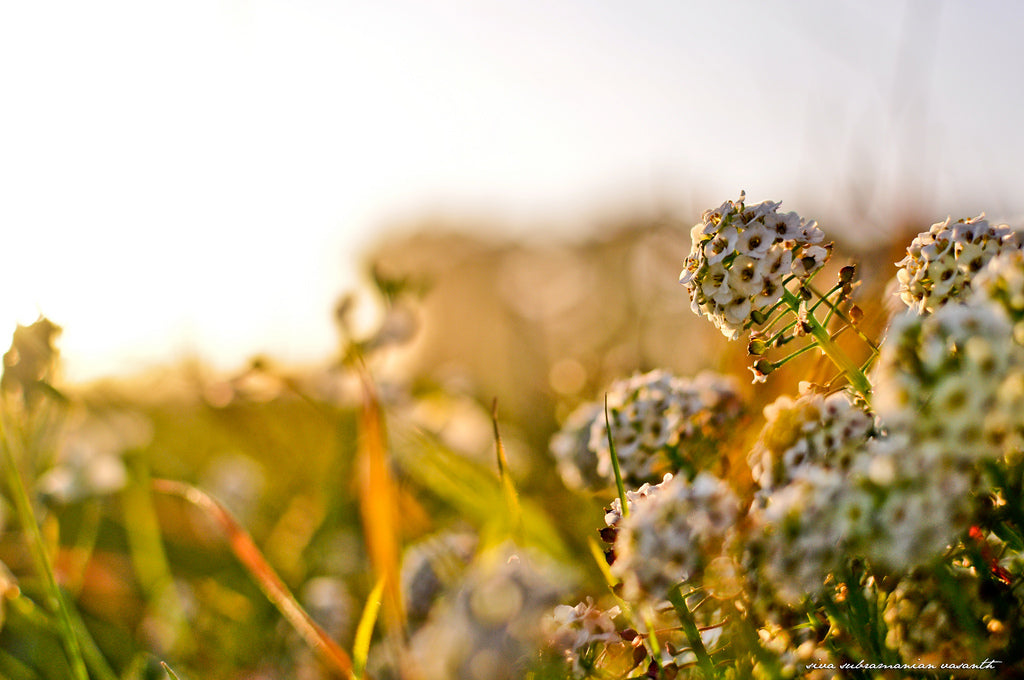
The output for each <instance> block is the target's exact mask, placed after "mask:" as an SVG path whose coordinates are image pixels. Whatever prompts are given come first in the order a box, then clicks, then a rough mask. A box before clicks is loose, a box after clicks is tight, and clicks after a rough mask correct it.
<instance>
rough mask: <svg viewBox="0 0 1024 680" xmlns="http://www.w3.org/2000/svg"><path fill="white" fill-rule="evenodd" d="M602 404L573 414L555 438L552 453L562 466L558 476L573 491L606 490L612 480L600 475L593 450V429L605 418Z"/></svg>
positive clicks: (594, 403)
mask: <svg viewBox="0 0 1024 680" xmlns="http://www.w3.org/2000/svg"><path fill="white" fill-rule="evenodd" d="M603 417H604V412H603V411H602V409H601V404H599V403H597V402H587V403H585V404H581V405H580V406H579V407H578V408H577V409H576V410H575V411H573V412H572V413H571V414H569V417H568V418H567V419H566V421H565V423H564V424H563V425H562V429H561V430H559V431H558V432H557V433H556V434H555V436H553V437H552V438H551V446H550V448H551V453H552V454H553V455H554V457H555V463H556V464H557V466H558V474H559V475H560V476H561V477H562V481H563V482H565V485H566V486H567V487H569V488H570V489H574V490H577V491H581V490H583V489H596V488H601V487H603V486H606V485H607V484H608V480H607V479H605V478H604V477H602V476H601V475H600V474H599V473H598V471H597V462H598V461H597V453H596V452H595V451H594V449H592V448H591V447H590V428H591V427H592V426H593V424H594V422H595V421H596V420H597V419H598V418H603Z"/></svg>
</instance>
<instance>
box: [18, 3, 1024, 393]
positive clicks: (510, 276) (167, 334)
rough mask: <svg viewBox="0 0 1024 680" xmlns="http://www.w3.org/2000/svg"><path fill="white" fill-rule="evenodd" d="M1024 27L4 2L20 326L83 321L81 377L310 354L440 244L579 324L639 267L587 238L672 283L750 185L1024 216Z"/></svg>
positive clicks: (933, 9) (840, 215)
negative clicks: (696, 240) (344, 311)
mask: <svg viewBox="0 0 1024 680" xmlns="http://www.w3.org/2000/svg"><path fill="white" fill-rule="evenodd" d="M1022 20H1024V7H1022V6H1021V5H1020V4H1018V3H1014V2H1009V1H999V0H990V1H982V2H971V3H958V2H930V1H907V2H882V1H871V2H835V3H827V4H822V3H817V2H811V1H800V0H790V1H787V2H777V3H770V4H765V3H759V2H752V1H750V2H730V3H703V2H655V1H645V2H631V3H621V2H616V3H611V2H582V1H580V2H576V1H575V0H566V1H564V2H557V3H547V4H545V5H544V6H540V5H532V4H525V5H524V4H522V3H500V2H454V1H452V2H449V1H447V0H442V1H440V2H433V3H429V4H424V3H418V2H412V1H406V0H387V1H385V2H377V3H372V4H366V3H350V2H328V1H323V0H319V1H318V0H303V1H300V2H280V1H271V0H252V1H249V0H217V1H214V2H207V1H205V0H204V1H199V0H186V1H185V2H177V3H156V2H142V3H137V2H119V1H113V0H97V1H96V2H90V3H85V4H82V3H73V2H62V1H59V0H58V1H55V2H49V3H42V4H40V3H30V4H25V3H21V4H18V3H4V5H3V7H2V8H0V91H2V92H3V99H4V103H3V106H2V107H0V224H2V225H3V232H4V239H3V256H4V257H3V265H2V266H0V289H2V290H3V293H2V295H0V324H3V325H6V327H8V328H13V325H14V324H15V323H16V322H20V323H23V324H25V323H30V322H32V321H33V320H35V318H36V317H37V316H38V315H39V314H45V315H46V316H48V317H49V318H50V319H53V320H54V321H55V322H57V323H59V324H60V325H61V326H63V328H64V333H63V336H62V339H61V348H62V354H63V357H64V371H65V378H66V379H68V380H70V381H76V382H81V381H89V380H94V379H96V378H98V377H102V376H110V375H130V374H134V373H138V372H140V371H143V370H146V369H150V368H153V367H154V366H161V365H165V364H167V363H168V362H174V361H178V360H181V359H183V358H185V359H190V360H199V361H201V362H202V363H203V364H204V365H207V366H211V367H213V368H215V369H217V370H221V371H225V370H226V371H234V370H238V369H239V368H241V367H243V366H244V365H245V363H246V362H247V360H248V359H249V358H250V357H252V356H253V355H257V354H259V355H269V356H272V357H274V358H276V359H277V360H279V361H281V362H283V363H286V364H288V365H306V366H308V365H315V364H317V363H319V362H321V361H323V360H324V359H325V357H328V356H330V354H331V353H332V352H333V351H334V349H335V347H336V341H337V337H336V334H335V331H334V328H333V327H332V323H333V322H332V309H333V307H334V305H335V304H336V301H337V299H338V297H339V296H340V295H342V294H343V293H345V292H346V291H348V290H350V289H353V288H355V287H357V286H359V285H361V284H362V283H363V282H364V281H365V272H366V270H367V266H366V263H367V262H368V261H369V260H370V259H372V258H373V257H375V256H377V255H378V254H387V255H388V257H392V256H393V257H394V258H397V259H396V261H397V262H401V263H402V266H414V265H413V264H411V263H410V262H408V261H407V258H409V257H413V258H415V256H416V255H417V254H422V253H423V252H426V251H424V250H423V249H422V248H421V247H420V245H413V244H418V243H419V241H418V240H417V239H426V240H427V241H429V242H430V243H431V247H433V248H434V250H432V251H431V253H432V254H431V257H430V258H429V262H421V263H420V264H416V265H415V266H417V267H419V266H423V267H429V268H430V270H431V273H432V275H441V274H442V273H448V274H453V273H454V272H460V273H461V272H462V271H463V270H461V269H459V266H458V260H457V258H462V257H464V258H468V259H467V260H462V261H463V262H467V263H468V262H470V261H472V262H474V263H475V266H477V267H479V272H480V274H481V275H482V276H488V273H490V274H492V275H493V276H494V278H495V280H494V282H493V285H494V286H501V287H502V290H503V291H504V293H503V294H504V295H506V296H508V295H509V294H511V295H513V296H514V297H517V301H516V302H515V305H517V306H518V307H522V306H524V305H526V306H531V304H532V303H529V302H527V300H529V299H530V298H529V293H524V294H523V295H524V296H523V297H520V296H519V293H518V289H517V287H518V286H522V285H527V284H529V283H530V282H531V281H532V282H534V283H536V282H537V278H536V277H538V276H539V277H550V276H556V277H557V276H560V277H561V278H555V279H551V280H550V281H545V285H546V287H547V288H548V289H551V288H552V287H556V288H559V290H560V292H559V294H558V295H556V296H554V297H553V298H548V297H547V296H544V295H542V297H544V300H543V301H542V302H543V305H542V307H543V308H537V307H536V305H535V304H533V305H532V306H533V307H534V308H533V309H532V310H525V311H526V312H527V314H528V315H533V316H537V315H541V316H544V315H547V316H558V315H559V314H560V313H561V308H560V307H559V305H563V306H564V308H565V309H568V308H570V307H572V306H573V301H572V296H573V295H587V294H588V291H589V294H590V295H594V294H595V291H596V290H597V289H595V286H596V285H599V284H600V283H601V282H605V283H607V284H608V285H611V286H614V285H615V281H614V280H615V279H616V278H617V277H618V276H619V274H620V273H621V271H622V270H620V269H618V268H615V267H613V268H611V269H608V268H599V269H592V270H590V271H589V273H588V272H587V271H584V270H577V269H576V268H575V267H574V265H573V264H572V263H573V262H574V261H573V260H571V258H572V257H574V256H575V253H576V249H577V248H578V247H580V246H581V244H585V247H589V248H591V249H593V248H596V247H597V245H596V244H598V243H601V242H605V243H606V242H607V239H608V238H609V234H611V233H614V232H616V231H617V230H619V229H621V228H625V227H629V228H632V229H633V230H634V235H635V236H636V238H637V239H641V240H642V239H646V238H651V239H654V238H655V232H654V231H652V230H651V228H652V227H653V226H658V227H659V228H660V229H662V230H663V231H661V232H658V233H659V234H660V236H658V237H657V247H656V248H655V250H654V252H653V253H652V254H651V255H650V256H652V257H654V256H656V257H658V258H663V259H664V260H665V263H664V264H665V268H666V271H670V270H672V269H678V268H679V263H680V262H681V259H682V256H683V255H685V253H686V251H687V249H688V238H687V235H688V231H687V227H688V226H689V225H692V224H693V223H694V222H695V221H696V220H697V218H698V217H699V214H700V212H701V211H702V210H703V209H705V208H708V207H712V206H717V205H718V204H720V203H721V202H722V201H724V200H726V199H728V198H735V197H736V196H737V195H738V193H739V191H740V190H741V189H745V190H746V191H747V193H748V196H749V198H750V199H751V200H754V201H759V200H765V199H773V200H783V201H784V202H785V203H784V205H785V207H786V208H788V209H792V210H797V211H799V212H800V213H801V214H804V215H806V216H809V217H813V218H816V219H818V220H819V222H821V223H822V225H823V226H824V227H825V228H826V230H828V231H829V232H830V233H832V234H835V235H837V236H839V237H842V238H847V239H849V240H851V241H853V242H854V244H855V245H856V246H858V247H867V248H870V247H874V246H875V245H877V244H878V241H879V240H880V239H888V238H889V237H890V235H892V234H894V233H896V232H897V231H898V230H900V229H903V228H904V227H905V226H906V225H913V226H920V225H924V226H927V224H928V223H930V222H932V221H936V220H939V219H943V218H945V217H946V215H948V214H952V215H953V216H954V218H956V217H964V216H973V215H975V214H977V213H979V212H981V211H986V212H987V213H988V215H989V216H990V217H991V218H995V219H1000V220H1008V221H1014V220H1017V221H1019V217H1020V216H1021V215H1022V214H1024V205H1022V202H1024V198H1022V197H1021V195H1020V192H1019V191H1017V189H1018V188H1019V187H1020V186H1021V181H1022V173H1024V169H1022V166H1021V164H1020V163H1019V159H1020V158H1021V157H1024V136H1022V135H1021V134H1020V133H1019V120H1018V119H1019V113H1018V112H1019V110H1020V109H1021V104H1022V102H1021V101H1020V98H1021V94H1020V93H1019V92H1018V89H1019V88H1016V87H1014V86H1013V83H1014V81H1013V77H1014V75H1015V74H1018V73H1020V72H1021V67H1022V66H1024V47H1022V45H1021V43H1020V41H1019V40H1018V39H1017V36H1016V35H1015V34H1014V32H1015V31H1016V30H1017V28H1018V27H1019V26H1020V25H1022ZM455 234H457V235H458V236H454V235H455ZM413 235H415V236H413ZM442 235H443V236H442ZM432 239H434V240H432ZM436 239H441V240H436ZM445 239H449V240H450V239H456V240H458V241H459V243H461V244H464V245H463V247H460V248H450V247H448V246H449V245H450V244H449V241H448V240H445ZM524 239H525V242H526V243H529V244H530V246H529V247H530V248H531V250H530V251H529V255H528V256H524V257H519V256H518V255H509V258H505V257H504V256H501V255H500V254H499V253H502V252H506V251H511V250H516V249H517V248H519V247H521V246H520V245H517V244H522V243H524ZM602 239H605V241H602ZM613 240H614V239H613ZM481 249H482V250H483V251H485V252H484V253H482V252H481ZM403 251H405V252H403ZM516 252H517V253H519V251H518V250H516ZM520 254H521V253H520ZM537 254H539V256H540V260H537V261H534V260H535V255H537ZM637 257H647V255H644V256H637ZM453 258H455V259H453ZM517 258H518V259H517ZM499 261H500V262H499ZM603 266H604V265H603V263H602V267H603ZM630 266H632V267H634V268H635V269H637V270H638V271H641V272H650V271H652V270H651V269H650V268H649V267H648V266H647V264H644V263H639V264H638V263H633V264H632V265H630ZM524 268H525V269H524ZM531 268H540V269H537V270H535V271H534V270H531ZM570 272H571V273H570ZM587 277H590V278H589V279H588V278H587ZM569 279H572V280H571V281H570V280H569ZM548 284H550V285H548ZM644 285H656V286H662V285H664V286H666V295H667V296H668V295H669V290H670V289H671V288H672V281H671V280H668V281H659V282H658V283H654V282H650V283H649V284H644ZM601 290H602V291H604V289H601ZM636 292H637V293H638V294H641V295H646V291H636ZM605 294H606V293H604V292H602V293H601V295H605ZM670 297H671V298H673V302H671V303H668V302H666V304H673V305H676V306H675V307H674V308H673V310H672V313H675V311H676V310H677V309H682V307H681V303H680V302H679V299H678V298H680V297H681V291H678V290H677V291H673V292H671V295H670ZM640 299H645V300H646V298H638V300H637V301H639V300H640ZM668 299H669V297H667V298H666V300H668ZM470 302H471V301H469V300H466V299H460V300H458V301H454V300H453V301H452V302H451V305H455V304H458V305H466V304H470ZM451 305H449V307H448V308H449V313H450V314H452V313H454V312H453V311H451ZM519 311H523V310H519ZM641 311H642V312H643V313H644V314H648V315H650V316H657V315H660V314H662V313H663V310H662V309H661V308H659V307H657V306H656V305H648V304H647V303H646V302H645V304H644V305H643V310H641ZM665 311H667V310H665ZM574 323H575V322H574ZM671 323H681V322H679V321H678V320H672V321H671ZM447 327H448V328H452V326H451V325H450V324H449V325H448V326H447ZM461 330H463V335H465V329H461Z"/></svg>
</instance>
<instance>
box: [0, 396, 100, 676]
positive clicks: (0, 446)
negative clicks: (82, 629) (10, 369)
mask: <svg viewBox="0 0 1024 680" xmlns="http://www.w3.org/2000/svg"><path fill="white" fill-rule="evenodd" d="M14 444H15V442H14V441H13V440H12V439H10V438H9V437H8V436H7V427H6V424H5V423H4V418H3V417H2V414H0V451H2V452H3V453H2V456H3V460H2V461H0V467H3V468H4V476H5V477H6V479H5V482H6V483H7V488H8V491H9V493H10V495H11V500H12V501H13V502H14V511H15V514H16V515H17V516H18V522H19V523H20V524H21V528H22V531H24V532H25V536H26V540H27V541H28V547H29V552H31V554H32V560H33V561H34V562H35V568H36V571H38V572H39V576H40V577H41V578H42V579H43V583H44V585H45V587H46V591H47V596H48V598H47V599H48V600H49V602H48V604H49V606H50V608H51V609H52V610H54V611H55V613H56V614H57V619H58V621H59V623H60V626H59V628H60V636H61V639H62V641H63V643H64V649H65V652H66V654H67V656H68V663H69V664H70V665H71V672H72V673H73V675H74V677H75V678H76V679H77V680H89V672H88V670H87V669H86V665H85V659H84V658H83V656H82V647H81V644H80V643H79V640H78V636H77V635H75V628H74V625H73V624H72V622H71V615H70V613H69V608H70V607H69V605H68V603H67V601H66V600H65V597H64V593H63V591H61V589H60V586H59V585H58V584H57V577H56V575H55V574H54V571H53V564H52V563H51V562H50V558H49V556H48V555H47V554H46V548H45V547H44V543H43V536H42V533H41V532H40V530H39V523H38V521H37V520H36V515H35V512H34V511H33V509H32V501H30V500H29V497H28V492H27V491H26V489H25V483H24V481H23V480H22V478H21V470H20V467H19V466H18V464H17V462H16V458H15V455H14V451H13V450H12V446H14ZM21 453H24V452H23V451H21ZM20 458H22V459H24V456H20Z"/></svg>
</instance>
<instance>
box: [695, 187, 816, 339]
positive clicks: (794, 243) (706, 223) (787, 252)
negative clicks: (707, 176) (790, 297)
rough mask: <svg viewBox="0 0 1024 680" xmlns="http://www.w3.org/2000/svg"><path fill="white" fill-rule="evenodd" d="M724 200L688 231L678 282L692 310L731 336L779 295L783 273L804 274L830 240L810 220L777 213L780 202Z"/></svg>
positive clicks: (811, 269)
mask: <svg viewBox="0 0 1024 680" xmlns="http://www.w3.org/2000/svg"><path fill="white" fill-rule="evenodd" d="M744 198H745V195H744V194H743V193H741V194H740V198H739V200H738V201H726V202H725V203H723V204H722V205H721V206H720V207H719V208H716V209H714V210H708V211H705V212H704V214H703V215H702V217H701V223H700V224H698V225H696V226H694V227H693V229H692V230H691V231H690V239H691V248H690V255H689V256H688V257H687V258H686V262H685V264H684V266H683V271H682V273H681V274H680V275H679V282H680V283H681V284H683V285H684V286H686V291H687V293H688V294H689V296H690V307H691V308H692V309H693V311H694V313H696V314H698V315H700V316H705V317H707V318H708V319H710V320H711V321H712V322H713V323H714V324H715V326H717V327H718V329H719V330H721V331H722V333H723V334H724V335H725V336H726V337H728V338H730V339H733V340H735V339H736V338H738V337H739V336H740V334H741V333H742V332H743V331H744V330H746V329H747V328H750V327H751V326H752V325H754V324H755V323H757V321H756V316H757V314H759V313H766V312H767V311H768V310H769V309H770V308H771V307H772V306H774V305H775V304H776V303H777V302H779V300H781V299H782V296H783V293H784V290H785V285H786V281H787V279H788V277H795V278H797V279H804V278H806V277H808V276H810V275H811V274H813V273H815V272H816V271H818V270H819V269H821V267H822V266H823V265H824V264H825V262H826V261H827V260H828V257H829V255H830V253H831V244H827V245H825V244H822V241H823V239H824V234H823V233H822V231H821V229H819V228H818V226H817V224H816V223H815V222H808V221H806V220H804V219H803V218H801V217H800V216H799V215H797V214H796V213H793V212H790V213H779V212H778V209H779V203H775V202H772V201H765V202H763V203H759V204H757V205H754V206H749V207H748V206H746V205H745V204H744Z"/></svg>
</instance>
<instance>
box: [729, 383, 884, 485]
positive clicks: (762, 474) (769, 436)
mask: <svg viewBox="0 0 1024 680" xmlns="http://www.w3.org/2000/svg"><path fill="white" fill-rule="evenodd" d="M764 416H765V425H764V427H763V428H762V430H761V435H760V437H758V441H757V444H755V446H754V448H753V449H752V450H751V452H750V454H749V456H748V458H747V459H748V462H749V463H750V468H751V472H752V473H753V475H754V481H756V482H757V484H758V486H759V487H760V489H761V491H762V492H765V493H770V492H771V491H773V490H775V489H777V488H780V487H782V486H785V485H786V484H788V483H789V482H791V481H793V480H794V479H796V478H798V477H801V476H803V474H804V472H805V471H806V470H807V469H808V468H809V467H810V466H815V467H821V468H834V469H837V470H840V471H843V472H845V471H847V470H849V469H850V466H851V464H852V461H853V458H854V456H855V454H856V453H857V451H858V450H860V449H861V448H862V447H863V446H864V443H865V442H866V441H867V440H868V438H869V437H871V436H872V435H873V433H874V430H875V423H874V418H873V417H872V416H871V415H870V414H869V413H868V412H867V411H866V410H865V409H864V407H863V406H860V405H857V404H855V403H854V402H853V401H852V400H851V399H850V397H849V396H848V394H847V393H846V392H836V393H834V394H831V395H828V396H825V395H822V394H819V393H815V392H812V391H809V390H807V391H805V392H804V393H803V394H801V395H800V396H799V397H798V398H797V399H795V400H794V399H791V398H790V397H785V396H783V397H779V398H778V399H776V400H775V402H773V403H772V404H770V405H768V406H766V407H765V409H764Z"/></svg>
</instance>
